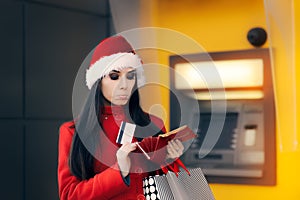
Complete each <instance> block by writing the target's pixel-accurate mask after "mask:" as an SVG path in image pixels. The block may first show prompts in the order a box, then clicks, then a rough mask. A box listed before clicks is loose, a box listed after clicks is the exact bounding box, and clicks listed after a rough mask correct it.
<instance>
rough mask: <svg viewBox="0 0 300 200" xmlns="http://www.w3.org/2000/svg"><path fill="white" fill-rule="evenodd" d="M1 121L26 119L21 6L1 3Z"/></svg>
mask: <svg viewBox="0 0 300 200" xmlns="http://www.w3.org/2000/svg"><path fill="white" fill-rule="evenodd" d="M0 29H1V37H0V44H1V48H0V56H1V66H0V99H1V100H0V101H1V103H0V118H20V117H22V115H23V86H22V83H23V74H22V73H23V68H22V66H23V65H22V58H23V57H22V55H23V54H22V52H23V45H22V36H23V34H22V32H23V28H22V6H21V4H19V3H8V2H5V1H4V2H0Z"/></svg>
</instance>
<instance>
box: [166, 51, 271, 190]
mask: <svg viewBox="0 0 300 200" xmlns="http://www.w3.org/2000/svg"><path fill="white" fill-rule="evenodd" d="M255 58H259V59H262V60H263V85H262V87H261V90H262V91H263V94H264V96H263V99H262V100H261V103H262V106H263V111H264V116H263V119H264V120H263V124H264V134H263V137H264V139H263V140H264V141H263V142H264V157H265V161H264V164H263V166H262V172H263V175H262V176H261V177H256V178H253V177H238V176H236V175H232V176H218V175H206V178H207V180H208V182H210V183H228V184H250V185H269V186H272V185H276V116H275V114H276V112H275V103H274V89H273V79H272V74H273V73H272V67H271V60H270V50H269V49H268V48H259V49H249V50H248V49H247V50H237V51H224V52H208V53H194V54H184V55H171V56H170V57H169V64H170V73H169V74H170V108H172V109H170V129H174V128H176V127H178V126H179V121H180V119H179V118H180V115H181V114H182V113H179V109H178V108H177V107H178V100H177V99H176V96H174V93H173V92H172V91H176V90H177V89H176V88H175V75H174V69H175V66H176V64H178V63H186V62H201V61H207V60H208V59H211V60H213V61H220V60H232V59H255ZM225 90H226V89H225ZM194 91H195V92H201V91H202V90H199V89H194ZM202 101H209V100H198V102H199V105H200V106H201V103H202ZM230 101H232V100H228V102H230ZM234 101H239V100H238V99H237V100H234ZM247 101H249V102H251V100H243V102H247ZM176 106H177V107H176ZM186 153H188V151H187V152H186ZM183 156H184V155H183ZM199 167H201V166H199Z"/></svg>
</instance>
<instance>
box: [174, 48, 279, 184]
mask: <svg viewBox="0 0 300 200" xmlns="http://www.w3.org/2000/svg"><path fill="white" fill-rule="evenodd" d="M169 61H170V128H171V129H174V128H177V127H179V126H181V125H184V124H187V125H189V126H190V128H192V129H193V130H194V131H195V133H197V135H198V137H197V138H196V139H194V140H193V141H192V142H191V143H189V144H185V146H186V151H185V153H184V154H183V155H182V157H181V159H182V160H183V162H184V163H185V165H186V166H188V167H190V168H194V167H201V168H202V170H203V172H204V174H205V176H206V178H207V180H208V181H209V182H211V183H233V184H256V185H275V184H276V143H275V105H274V92H273V82H272V70H271V63H270V55H269V49H264V48H259V49H250V50H239V51H227V52H211V53H198V54H188V55H172V56H170V60H169Z"/></svg>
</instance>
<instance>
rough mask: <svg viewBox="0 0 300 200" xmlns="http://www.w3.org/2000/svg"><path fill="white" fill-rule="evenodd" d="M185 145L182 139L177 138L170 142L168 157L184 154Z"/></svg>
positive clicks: (172, 157) (173, 157)
mask: <svg viewBox="0 0 300 200" xmlns="http://www.w3.org/2000/svg"><path fill="white" fill-rule="evenodd" d="M183 150H184V146H183V144H182V143H181V142H180V140H178V139H175V140H171V141H169V142H168V145H167V156H166V159H175V158H178V157H180V156H181V155H182V154H183Z"/></svg>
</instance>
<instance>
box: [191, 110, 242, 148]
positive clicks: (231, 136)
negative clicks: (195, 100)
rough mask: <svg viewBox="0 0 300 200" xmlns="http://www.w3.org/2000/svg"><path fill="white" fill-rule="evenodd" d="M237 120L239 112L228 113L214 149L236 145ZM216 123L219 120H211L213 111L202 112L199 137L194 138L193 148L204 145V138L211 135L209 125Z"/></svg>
mask: <svg viewBox="0 0 300 200" xmlns="http://www.w3.org/2000/svg"><path fill="white" fill-rule="evenodd" d="M214 115H216V114H214ZM237 121H238V113H234V112H232V113H227V114H226V117H225V122H224V125H223V129H222V132H221V135H220V137H219V139H218V141H217V143H216V144H215V146H214V149H219V150H230V149H234V148H235V147H236V144H235V142H236V141H235V139H236V133H235V131H236V128H237ZM214 123H218V122H211V113H203V114H200V123H199V127H198V131H197V134H198V137H197V138H196V139H195V140H194V142H193V144H192V145H191V148H196V149H199V148H200V147H201V146H202V144H203V141H204V138H205V137H209V136H207V130H208V128H209V126H214Z"/></svg>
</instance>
